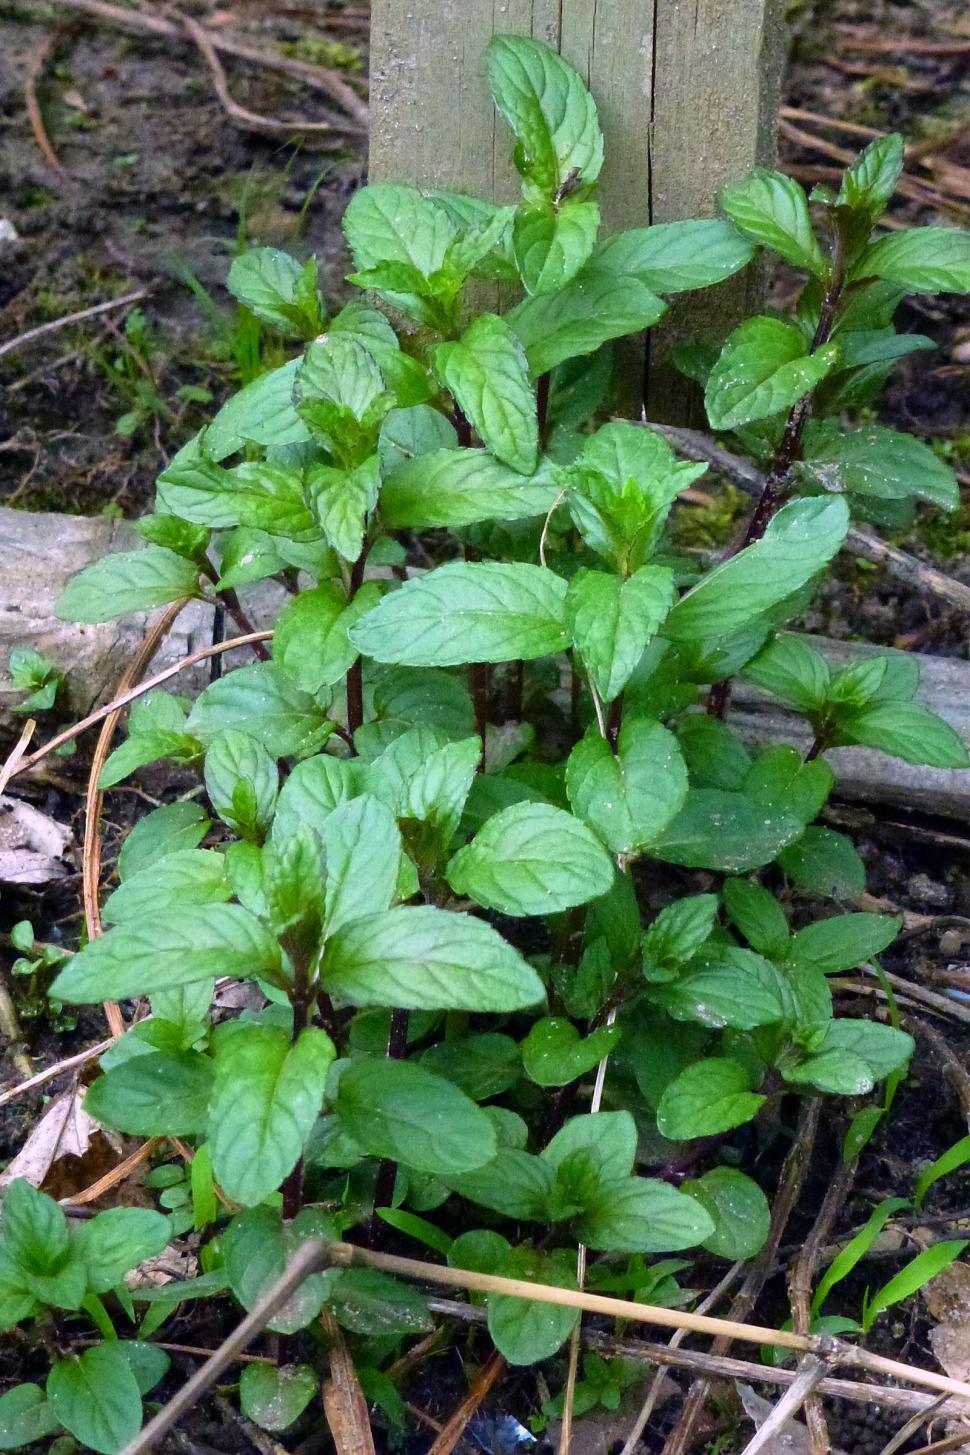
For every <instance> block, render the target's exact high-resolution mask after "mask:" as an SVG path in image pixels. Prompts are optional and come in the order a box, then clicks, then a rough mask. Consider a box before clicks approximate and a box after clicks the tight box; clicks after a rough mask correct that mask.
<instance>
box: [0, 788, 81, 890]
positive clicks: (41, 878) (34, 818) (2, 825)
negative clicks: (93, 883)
mask: <svg viewBox="0 0 970 1455" xmlns="http://www.w3.org/2000/svg"><path fill="white" fill-rule="evenodd" d="M70 842H71V831H70V829H69V828H68V827H67V826H66V825H65V824H62V823H58V822H57V820H56V819H53V818H51V817H49V815H48V814H46V813H41V811H40V809H37V808H34V807H33V805H32V804H30V803H25V802H24V800H23V799H22V798H11V797H8V796H6V795H5V796H4V797H2V798H0V880H2V881H3V882H5V883H7V884H49V883H50V882H51V880H53V879H62V878H63V877H64V875H65V874H66V873H67V868H66V866H65V865H64V863H63V862H62V859H63V855H64V853H65V851H66V849H67V846H68V844H70Z"/></svg>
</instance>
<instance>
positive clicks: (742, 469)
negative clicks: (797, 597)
mask: <svg viewBox="0 0 970 1455" xmlns="http://www.w3.org/2000/svg"><path fill="white" fill-rule="evenodd" d="M650 428H651V429H654V430H657V432H658V433H659V434H662V435H665V436H666V438H667V439H669V440H670V442H671V444H672V445H675V446H676V448H677V449H678V450H679V452H680V453H681V454H682V455H684V456H685V457H686V458H687V459H688V460H698V461H702V462H704V463H705V464H708V465H711V466H712V467H713V468H714V469H715V470H717V471H718V472H719V473H720V474H722V475H724V476H726V477H727V478H728V479H729V480H730V481H731V482H732V484H734V485H737V486H738V487H739V488H740V489H741V490H743V491H744V492H745V493H746V494H747V495H753V496H754V497H755V498H758V497H759V496H760V495H761V493H762V490H763V489H764V476H763V474H762V473H761V471H760V470H759V469H758V468H757V467H756V466H755V465H753V464H752V463H751V461H750V460H744V459H741V457H740V456H739V455H732V454H731V452H730V451H729V450H725V449H723V448H722V447H721V446H720V445H719V444H717V443H716V441H715V440H712V439H710V438H709V436H707V435H705V434H701V433H700V431H699V430H693V429H681V428H679V427H678V426H676V425H667V424H651V426H650ZM845 549H846V550H847V551H848V552H849V554H850V555H852V556H861V557H862V559H863V560H865V561H871V562H872V563H873V564H874V565H878V566H882V567H884V568H885V571H886V574H887V575H889V576H892V577H893V578H894V579H895V580H897V581H902V582H904V583H905V584H906V585H907V586H913V587H915V588H916V589H917V590H918V591H921V592H925V593H926V594H927V595H928V596H933V597H935V598H936V599H937V600H938V601H945V602H946V603H947V605H948V606H953V607H956V609H957V610H958V611H962V612H968V611H970V586H965V585H964V583H963V582H962V581H955V580H954V579H953V577H952V576H946V575H944V573H943V572H942V571H938V570H937V569H936V567H935V566H928V565H927V564H926V563H925V562H924V561H919V560H917V558H916V557H915V556H910V555H908V554H907V552H906V551H901V550H899V548H898V547H897V546H890V545H888V544H887V543H886V541H883V540H880V539H879V537H878V536H876V535H873V533H872V532H871V531H868V530H866V529H865V527H864V526H858V525H850V526H849V530H848V534H847V535H846V538H845Z"/></svg>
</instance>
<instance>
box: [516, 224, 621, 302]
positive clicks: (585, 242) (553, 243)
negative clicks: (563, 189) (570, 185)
mask: <svg viewBox="0 0 970 1455" xmlns="http://www.w3.org/2000/svg"><path fill="white" fill-rule="evenodd" d="M599 224H600V210H599V208H598V207H597V205H596V203H595V202H564V203H563V204H562V205H561V206H559V207H556V206H554V205H553V203H551V202H532V203H523V204H522V206H521V207H519V208H517V209H516V213H515V222H514V224H513V228H512V247H513V250H514V253H515V264H516V267H517V268H518V270H519V277H520V278H521V279H522V286H523V287H524V288H525V291H526V292H527V293H554V292H556V290H557V289H559V288H562V287H564V286H565V284H566V283H568V282H569V281H570V279H572V278H575V276H576V274H577V273H578V272H579V270H580V268H582V267H583V266H584V265H585V264H586V263H587V262H588V261H589V256H590V254H591V253H592V251H593V246H594V244H595V242H596V234H597V231H598V230H599Z"/></svg>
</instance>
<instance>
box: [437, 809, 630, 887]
mask: <svg viewBox="0 0 970 1455" xmlns="http://www.w3.org/2000/svg"><path fill="white" fill-rule="evenodd" d="M613 875H614V868H613V864H612V861H611V859H610V857H609V855H608V854H607V852H606V850H605V849H604V848H603V846H602V844H601V843H600V841H599V839H597V838H596V836H595V835H594V834H593V833H592V832H591V831H590V830H589V829H588V828H587V827H586V825H585V824H584V823H581V822H580V821H579V819H578V818H574V817H573V815H572V814H570V813H564V812H563V810H562V809H560V808H553V807H552V806H551V805H549V804H543V803H518V804H514V805H513V806H512V807H511V808H506V809H504V810H503V811H502V812H501V813H497V814H495V815H494V817H492V818H490V819H488V820H487V821H486V822H485V823H484V824H483V826H482V827H481V828H480V829H479V831H478V833H477V834H476V835H475V837H474V839H472V841H471V843H470V844H466V845H465V847H464V848H462V849H459V850H458V852H457V854H455V855H454V857H453V858H452V860H451V862H450V863H449V865H448V869H447V878H448V883H449V884H450V885H451V887H452V889H453V890H454V891H455V893H456V894H462V895H466V894H467V895H468V896H469V897H470V898H472V899H474V900H475V902H476V903H477V904H481V905H484V906H485V907H486V908H487V909H497V910H499V911H500V912H501V913H502V914H515V915H541V914H555V913H557V912H558V911H559V910H561V909H569V908H570V907H571V906H572V905H576V904H586V903H587V901H588V900H590V899H595V898H596V897H597V896H598V895H600V894H605V893H606V891H607V890H608V889H609V887H610V885H611V884H612V882H613Z"/></svg>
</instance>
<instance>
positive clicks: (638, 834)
mask: <svg viewBox="0 0 970 1455" xmlns="http://www.w3.org/2000/svg"><path fill="white" fill-rule="evenodd" d="M687 787H688V784H687V766H686V764H685V763H684V760H683V758H682V757H681V753H680V749H679V747H678V746H677V739H676V738H675V737H674V735H673V733H672V732H670V731H669V730H668V729H667V728H665V727H661V725H660V724H659V723H656V722H648V721H646V720H644V719H642V718H641V719H637V718H631V719H629V720H628V721H627V722H625V723H624V724H623V727H622V728H621V730H620V735H619V738H618V740H617V746H616V752H615V753H614V752H613V751H612V749H611V748H610V745H609V743H607V742H606V741H605V739H603V738H602V737H600V736H599V734H598V733H594V732H593V731H590V732H589V733H587V735H586V737H585V738H583V739H582V740H581V741H580V742H579V743H577V744H576V747H575V748H573V750H572V752H571V753H570V755H569V760H568V762H567V764H566V792H567V794H568V795H569V802H570V804H571V806H572V808H573V811H574V812H575V813H576V814H577V815H578V816H579V817H580V818H582V819H583V820H584V821H585V822H586V823H588V824H589V825H590V827H591V828H592V829H594V830H595V831H596V833H597V834H598V835H599V836H600V838H601V839H602V840H603V842H604V843H605V844H606V845H607V847H608V848H609V849H610V850H611V852H612V853H614V854H631V853H634V852H636V851H638V850H641V849H643V848H645V847H646V846H647V845H648V844H650V843H651V842H652V841H653V840H654V839H656V837H657V836H658V834H662V833H663V831H664V829H666V828H667V826H668V825H669V824H670V823H671V821H672V820H673V818H674V816H675V815H676V814H677V813H678V812H679V811H680V809H681V808H682V807H683V804H684V800H685V799H686V797H687Z"/></svg>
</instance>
